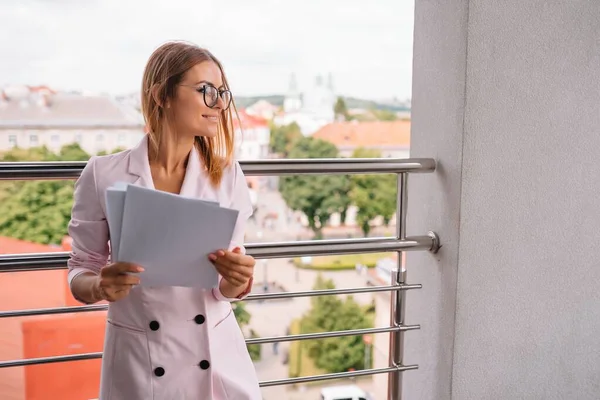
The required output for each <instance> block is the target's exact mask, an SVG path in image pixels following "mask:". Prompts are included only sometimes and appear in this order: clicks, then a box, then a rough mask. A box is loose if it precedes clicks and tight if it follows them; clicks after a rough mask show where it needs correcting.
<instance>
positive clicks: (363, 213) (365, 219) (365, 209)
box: [349, 148, 397, 236]
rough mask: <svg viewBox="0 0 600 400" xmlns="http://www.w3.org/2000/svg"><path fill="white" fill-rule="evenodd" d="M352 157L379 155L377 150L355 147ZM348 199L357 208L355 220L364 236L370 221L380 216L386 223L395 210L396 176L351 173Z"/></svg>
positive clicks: (367, 233) (369, 227)
mask: <svg viewBox="0 0 600 400" xmlns="http://www.w3.org/2000/svg"><path fill="white" fill-rule="evenodd" d="M352 156H353V157H354V158H376V157H381V153H380V152H379V151H377V150H367V149H362V148H359V149H356V150H355V151H354V154H353V155H352ZM350 179H351V185H352V189H351V190H350V192H349V195H350V201H351V203H352V204H354V205H355V206H356V207H357V208H358V211H357V214H356V220H357V222H358V224H359V226H360V227H361V230H362V231H363V234H364V235H365V236H368V235H369V232H370V231H371V221H372V220H373V219H374V218H376V217H378V216H381V217H382V218H383V220H384V222H385V224H386V225H387V224H388V223H389V221H390V220H391V218H392V216H393V215H394V212H396V194H397V189H396V186H397V185H396V176H395V175H391V174H386V175H375V174H370V175H353V176H352V177H351V178H350Z"/></svg>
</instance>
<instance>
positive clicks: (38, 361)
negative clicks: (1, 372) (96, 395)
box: [0, 352, 102, 369]
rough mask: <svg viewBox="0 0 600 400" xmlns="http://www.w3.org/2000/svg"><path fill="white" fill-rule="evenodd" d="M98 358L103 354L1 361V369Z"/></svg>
mask: <svg viewBox="0 0 600 400" xmlns="http://www.w3.org/2000/svg"><path fill="white" fill-rule="evenodd" d="M97 358H102V353H101V352H98V353H82V354H70V355H66V356H53V357H38V358H26V359H24V360H11V361H1V362H0V369H1V368H12V367H26V366H28V365H41V364H52V363H59V362H68V361H83V360H94V359H97Z"/></svg>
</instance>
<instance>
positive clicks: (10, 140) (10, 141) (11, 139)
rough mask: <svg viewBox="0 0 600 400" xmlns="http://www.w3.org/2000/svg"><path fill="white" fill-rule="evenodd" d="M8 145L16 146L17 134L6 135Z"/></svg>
mask: <svg viewBox="0 0 600 400" xmlns="http://www.w3.org/2000/svg"><path fill="white" fill-rule="evenodd" d="M8 145H9V146H10V147H16V146H17V135H8Z"/></svg>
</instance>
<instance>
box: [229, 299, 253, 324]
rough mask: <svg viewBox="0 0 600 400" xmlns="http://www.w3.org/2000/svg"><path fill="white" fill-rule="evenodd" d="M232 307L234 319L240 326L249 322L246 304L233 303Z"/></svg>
mask: <svg viewBox="0 0 600 400" xmlns="http://www.w3.org/2000/svg"><path fill="white" fill-rule="evenodd" d="M232 308H233V315H235V319H236V320H237V322H238V324H239V325H240V326H241V327H244V326H246V325H248V324H249V323H250V318H251V315H250V313H249V312H248V310H246V305H245V304H244V303H240V302H236V303H233V304H232Z"/></svg>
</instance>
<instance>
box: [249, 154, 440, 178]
mask: <svg viewBox="0 0 600 400" xmlns="http://www.w3.org/2000/svg"><path fill="white" fill-rule="evenodd" d="M240 165H241V167H242V170H243V171H244V174H247V175H255V176H256V175H298V174H377V173H401V172H413V173H424V172H433V171H434V170H435V160H434V159H432V158H309V159H292V160H290V159H286V160H281V159H278V160H248V161H240Z"/></svg>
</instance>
